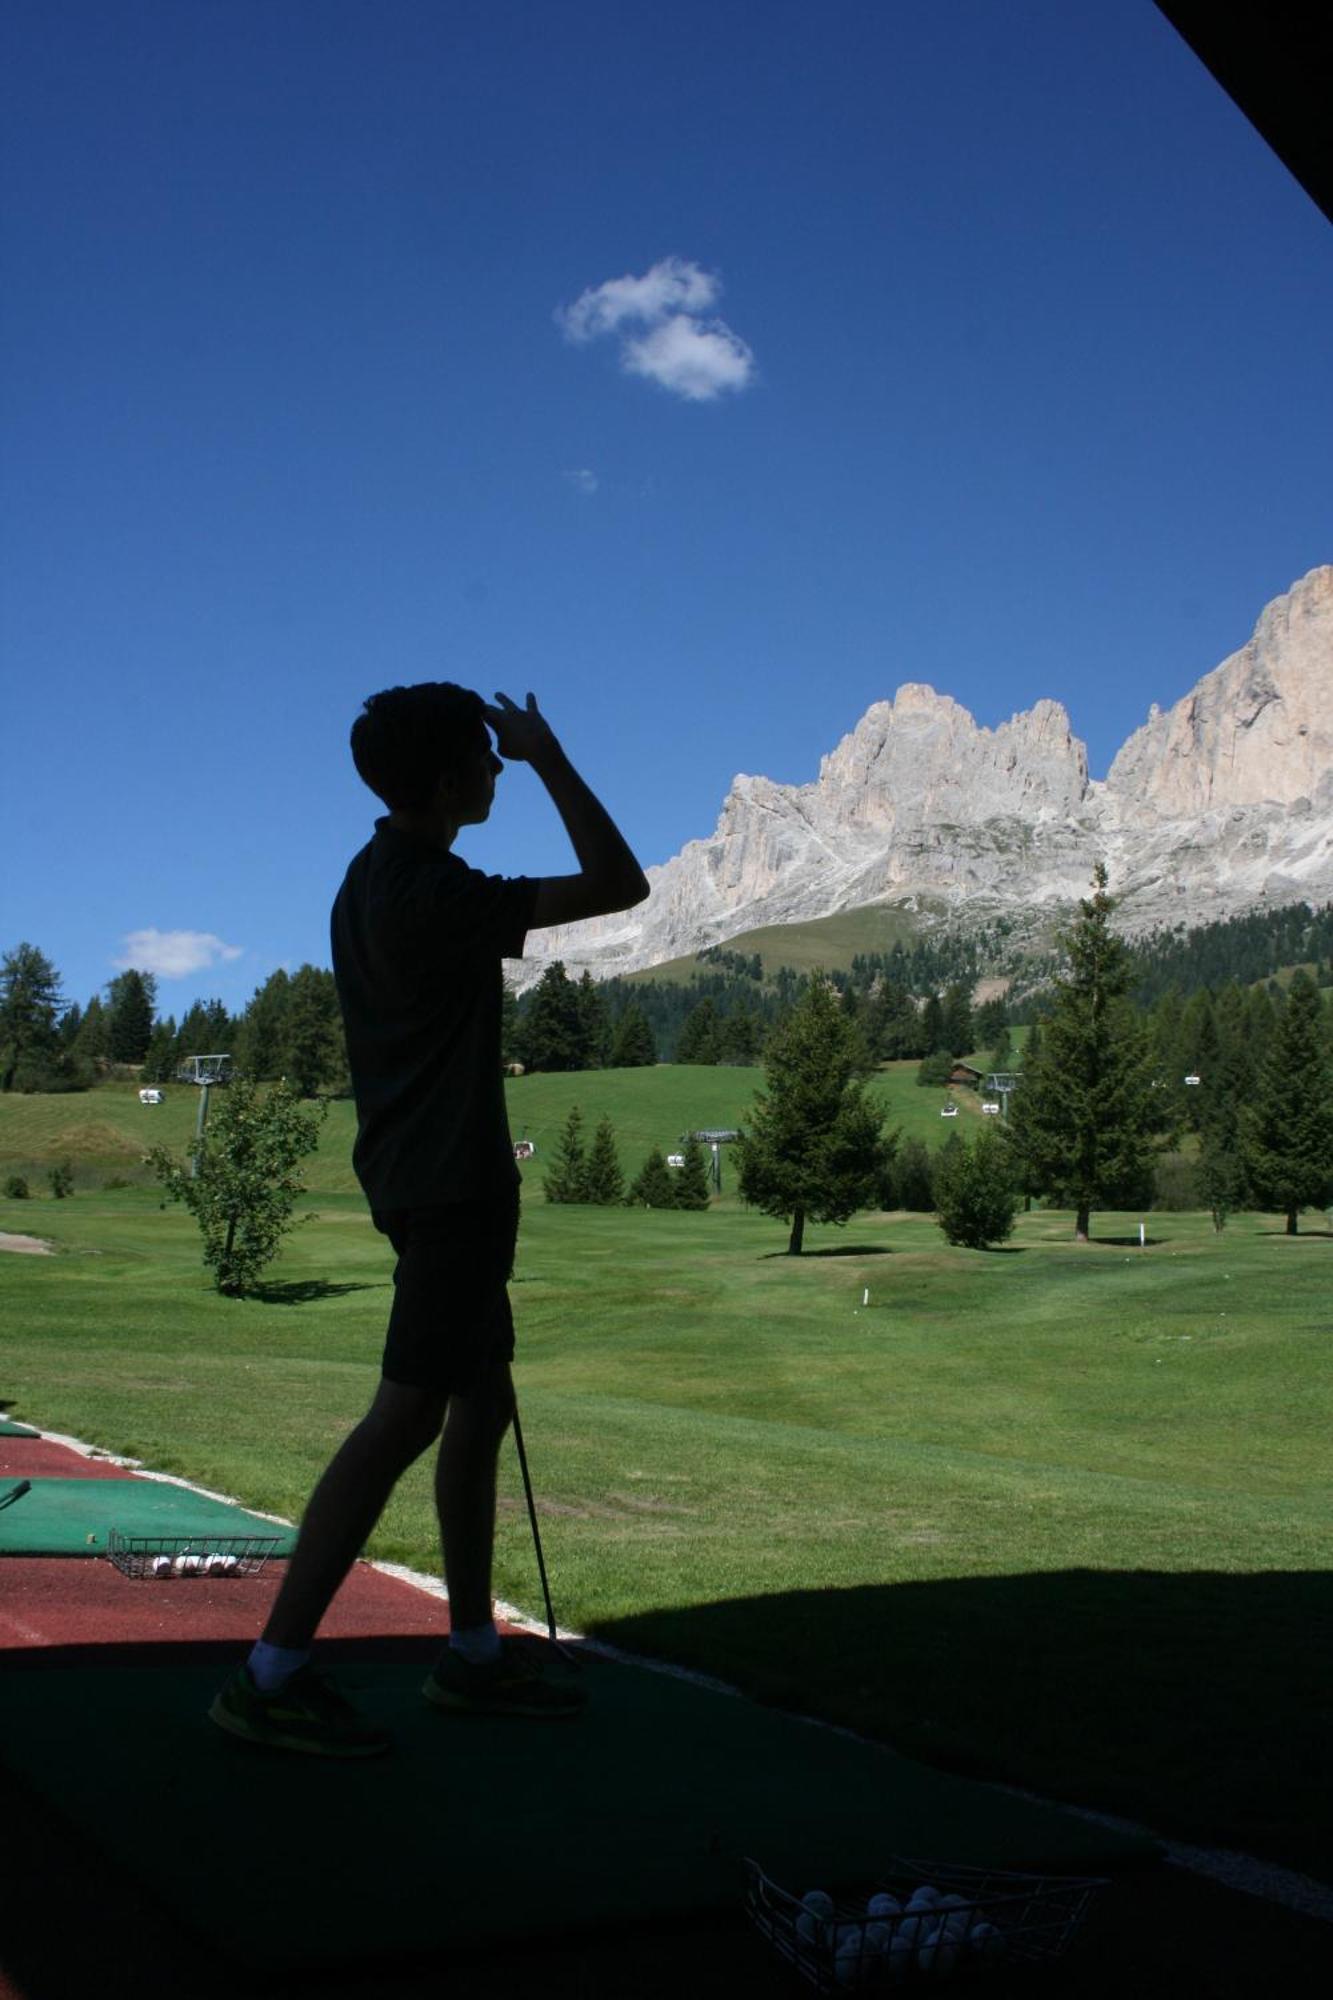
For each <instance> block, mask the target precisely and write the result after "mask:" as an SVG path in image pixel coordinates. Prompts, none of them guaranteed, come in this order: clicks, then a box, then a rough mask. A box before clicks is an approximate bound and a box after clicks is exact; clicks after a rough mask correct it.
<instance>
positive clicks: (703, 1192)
mask: <svg viewBox="0 0 1333 2000" xmlns="http://www.w3.org/2000/svg"><path fill="white" fill-rule="evenodd" d="M682 1157H683V1158H684V1161H685V1164H684V1166H683V1167H677V1169H676V1186H675V1196H676V1207H677V1208H693V1209H700V1208H707V1206H708V1203H709V1199H710V1193H709V1187H708V1163H707V1161H706V1160H705V1159H704V1149H703V1147H702V1146H701V1145H700V1144H699V1141H698V1140H697V1139H687V1140H686V1141H685V1146H684V1151H683V1155H682Z"/></svg>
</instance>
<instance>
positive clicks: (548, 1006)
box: [518, 958, 583, 1070]
mask: <svg viewBox="0 0 1333 2000" xmlns="http://www.w3.org/2000/svg"><path fill="white" fill-rule="evenodd" d="M518 1048H519V1060H520V1061H521V1062H522V1063H523V1064H524V1066H525V1068H527V1069H529V1070H574V1069H581V1068H582V1067H583V1030H582V1023H581V1021H580V1019H579V998H578V988H577V987H576V986H575V985H574V983H573V981H572V980H571V979H569V978H567V977H566V974H565V968H564V965H563V963H562V961H561V960H560V959H558V958H557V959H554V960H553V961H552V963H551V964H550V965H548V966H547V968H546V970H545V972H544V973H543V974H542V976H541V978H540V979H539V980H538V981H537V984H536V986H535V988H534V989H533V992H532V996H531V999H530V1000H529V1002H528V1006H527V1011H526V1013H525V1014H524V1015H523V1016H522V1018H521V1021H520V1025H519V1035H518Z"/></svg>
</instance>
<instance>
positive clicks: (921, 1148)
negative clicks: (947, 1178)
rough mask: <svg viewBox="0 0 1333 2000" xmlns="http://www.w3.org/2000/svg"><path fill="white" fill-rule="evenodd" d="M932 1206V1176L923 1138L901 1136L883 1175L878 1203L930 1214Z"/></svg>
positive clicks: (919, 1213) (933, 1197) (933, 1193)
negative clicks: (899, 1143)
mask: <svg viewBox="0 0 1333 2000" xmlns="http://www.w3.org/2000/svg"><path fill="white" fill-rule="evenodd" d="M934 1206H935V1188H934V1179H933V1176H932V1174H931V1168H930V1153H929V1151H928V1150H927V1148H926V1144H925V1141H924V1140H923V1139H904V1140H903V1142H902V1145H901V1147H899V1148H898V1150H897V1153H896V1156H895V1157H894V1158H893V1159H892V1160H891V1161H890V1164H889V1167H888V1169H887V1171H886V1173H885V1175H884V1183H883V1190H882V1193H881V1196H880V1207H881V1208H902V1209H907V1210H910V1211H911V1212H913V1213H914V1214H918V1215H929V1214H930V1212H931V1210H932V1209H933V1208H934Z"/></svg>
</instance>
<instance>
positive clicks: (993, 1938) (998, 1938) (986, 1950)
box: [968, 1919, 1004, 1958]
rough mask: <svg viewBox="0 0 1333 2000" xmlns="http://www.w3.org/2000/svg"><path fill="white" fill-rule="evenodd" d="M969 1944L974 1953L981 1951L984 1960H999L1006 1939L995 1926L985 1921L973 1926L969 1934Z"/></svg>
mask: <svg viewBox="0 0 1333 2000" xmlns="http://www.w3.org/2000/svg"><path fill="white" fill-rule="evenodd" d="M968 1943H969V1944H970V1945H971V1946H972V1949H973V1951H979V1952H980V1953H981V1955H982V1957H983V1958H998V1956H999V1955H1000V1953H1001V1952H1002V1951H1003V1950H1004V1937H1003V1935H1002V1934H1001V1932H999V1931H998V1930H996V1928H995V1926H994V1924H988V1923H986V1922H985V1921H984V1919H983V1921H982V1922H981V1923H979V1924H973V1926H972V1928H971V1930H970V1931H969V1932H968Z"/></svg>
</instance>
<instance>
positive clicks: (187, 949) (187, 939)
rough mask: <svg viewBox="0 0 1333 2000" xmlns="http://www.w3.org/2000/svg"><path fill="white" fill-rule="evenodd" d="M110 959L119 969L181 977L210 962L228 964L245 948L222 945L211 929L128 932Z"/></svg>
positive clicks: (165, 976) (204, 968)
mask: <svg viewBox="0 0 1333 2000" xmlns="http://www.w3.org/2000/svg"><path fill="white" fill-rule="evenodd" d="M121 946H122V951H121V955H120V957H119V958H117V959H116V960H114V961H113V962H114V963H115V964H116V965H117V966H118V967H119V968H120V970H121V971H122V972H128V971H129V970H130V969H131V968H133V970H134V971H135V972H151V973H154V974H155V975H156V976H157V978H159V979H184V978H186V977H187V975H188V974H190V973H191V972H203V971H205V970H206V968H207V967H208V966H210V965H228V964H230V962H231V961H232V959H234V958H240V957H242V956H243V953H244V947H243V946H242V945H239V944H224V943H223V941H222V939H221V938H220V937H215V936H214V935H213V933H212V931H157V930H146V931H130V932H129V933H128V934H127V935H126V936H125V937H123V938H122V939H121Z"/></svg>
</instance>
